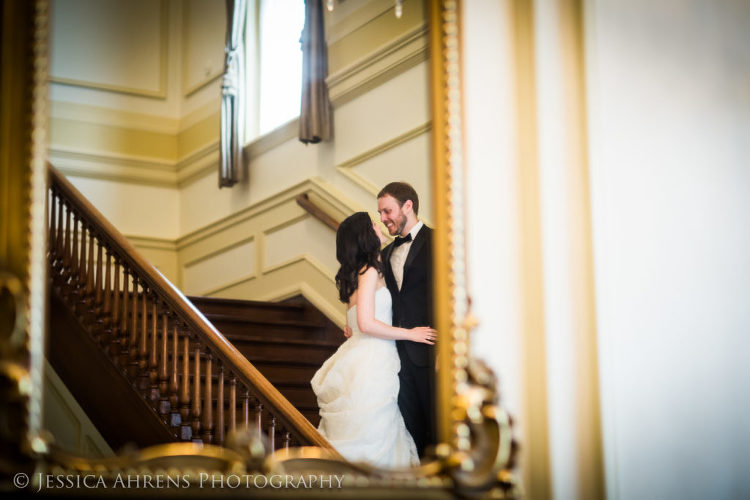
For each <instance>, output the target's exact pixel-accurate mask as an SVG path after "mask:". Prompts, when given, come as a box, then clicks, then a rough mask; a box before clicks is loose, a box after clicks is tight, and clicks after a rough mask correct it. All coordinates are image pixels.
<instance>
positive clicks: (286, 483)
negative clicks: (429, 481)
mask: <svg viewBox="0 0 750 500" xmlns="http://www.w3.org/2000/svg"><path fill="white" fill-rule="evenodd" d="M32 478H33V483H32V482H31V480H32ZM343 482H344V476H343V475H336V474H308V475H289V474H268V475H264V474H210V473H208V472H200V473H197V474H167V473H164V474H127V473H118V474H110V475H103V474H89V473H87V474H44V473H41V472H40V473H38V474H35V475H34V476H33V477H29V475H27V474H25V473H18V474H16V475H15V476H14V478H13V484H14V485H15V486H16V487H17V488H19V489H24V488H27V487H29V488H30V489H33V490H34V491H36V492H40V491H43V490H53V489H110V488H111V489H170V488H171V489H180V488H182V489H188V488H211V489H240V488H246V489H249V488H277V489H280V488H293V489H294V488H306V489H312V488H316V489H324V488H325V489H330V488H336V489H338V488H341V486H342V484H343Z"/></svg>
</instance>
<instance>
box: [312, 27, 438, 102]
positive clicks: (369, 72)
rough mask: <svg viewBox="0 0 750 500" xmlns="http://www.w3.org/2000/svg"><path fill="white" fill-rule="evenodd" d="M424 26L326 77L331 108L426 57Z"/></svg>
mask: <svg viewBox="0 0 750 500" xmlns="http://www.w3.org/2000/svg"><path fill="white" fill-rule="evenodd" d="M428 56H429V51H428V45H427V25H426V24H422V25H420V26H418V27H417V28H415V29H413V30H411V31H409V32H407V33H405V34H404V35H402V36H400V37H398V38H396V39H395V40H393V41H392V42H391V43H388V44H386V45H384V46H383V47H381V48H380V49H378V50H376V51H374V52H372V53H371V54H368V55H367V56H365V57H362V58H361V59H359V60H357V61H355V62H353V63H352V64H350V65H348V66H346V67H344V68H342V69H340V70H339V71H337V72H336V73H334V74H332V75H329V76H328V78H326V84H328V91H329V93H330V97H331V102H332V104H333V106H334V107H336V106H339V105H341V104H344V103H346V102H349V101H350V100H352V99H354V98H355V97H358V96H360V95H362V94H364V93H365V92H367V91H369V90H372V89H373V88H375V87H377V86H378V85H381V84H382V83H384V82H386V81H387V80H390V79H391V78H393V77H395V76H396V75H398V74H400V73H403V72H404V71H406V70H408V69H411V68H413V67H414V66H416V65H417V64H419V63H421V62H424V61H426V60H427V58H428Z"/></svg>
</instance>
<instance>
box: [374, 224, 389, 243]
mask: <svg viewBox="0 0 750 500" xmlns="http://www.w3.org/2000/svg"><path fill="white" fill-rule="evenodd" d="M372 230H373V231H375V234H376V235H377V237H378V239H379V240H380V244H381V245H382V244H383V243H385V242H386V238H385V236H383V232H382V231H381V230H380V226H379V225H378V223H377V222H375V221H372Z"/></svg>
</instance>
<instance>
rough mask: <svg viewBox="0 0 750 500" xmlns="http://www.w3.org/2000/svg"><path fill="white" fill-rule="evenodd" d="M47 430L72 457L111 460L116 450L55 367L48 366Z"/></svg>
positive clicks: (45, 378) (46, 365)
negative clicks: (105, 458) (103, 435)
mask: <svg viewBox="0 0 750 500" xmlns="http://www.w3.org/2000/svg"><path fill="white" fill-rule="evenodd" d="M43 424H44V428H45V429H46V430H48V431H49V432H50V433H52V436H53V437H54V439H55V443H56V444H57V445H58V446H60V447H61V449H63V450H65V451H66V452H69V453H76V454H78V455H80V456H87V457H109V456H112V455H114V453H113V452H112V449H111V448H110V447H109V445H108V444H107V442H106V441H105V440H104V438H102V435H101V434H100V433H99V431H98V430H97V429H96V427H94V424H93V423H92V422H91V420H90V419H89V418H88V416H86V413H85V412H84V411H83V409H82V408H81V406H80V405H79V404H78V402H77V401H76V400H75V398H74V397H73V395H72V394H71V393H70V391H69V390H68V388H67V387H65V384H64V383H63V381H62V380H60V377H59V376H58V375H57V373H56V372H55V370H54V369H53V368H52V366H51V365H50V364H49V362H47V361H46V360H45V365H44V423H43Z"/></svg>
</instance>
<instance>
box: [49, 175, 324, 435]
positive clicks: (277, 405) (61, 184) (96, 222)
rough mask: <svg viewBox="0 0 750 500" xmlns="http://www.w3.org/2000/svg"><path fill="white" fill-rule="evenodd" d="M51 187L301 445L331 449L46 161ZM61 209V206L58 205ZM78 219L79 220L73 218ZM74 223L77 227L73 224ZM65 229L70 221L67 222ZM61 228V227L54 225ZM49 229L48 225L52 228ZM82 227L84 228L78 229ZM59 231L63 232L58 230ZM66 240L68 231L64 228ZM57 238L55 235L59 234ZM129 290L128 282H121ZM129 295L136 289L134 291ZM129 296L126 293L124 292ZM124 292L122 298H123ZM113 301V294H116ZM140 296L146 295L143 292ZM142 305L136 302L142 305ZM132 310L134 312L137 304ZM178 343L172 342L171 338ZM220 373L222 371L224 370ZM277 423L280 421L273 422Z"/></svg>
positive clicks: (111, 252)
mask: <svg viewBox="0 0 750 500" xmlns="http://www.w3.org/2000/svg"><path fill="white" fill-rule="evenodd" d="M48 171H49V179H50V186H51V188H52V189H53V191H57V192H58V193H59V194H60V195H61V196H62V198H65V199H66V200H67V201H68V202H69V203H71V205H73V209H72V210H73V211H74V212H76V213H78V215H80V217H81V219H82V220H85V221H86V225H87V226H88V227H89V228H90V230H92V229H93V232H94V233H95V235H96V237H97V238H99V239H101V240H102V241H103V242H104V245H105V246H106V248H108V249H109V253H108V255H109V254H114V255H116V256H117V258H118V259H120V261H122V262H123V263H125V264H127V266H126V267H129V268H131V269H132V270H133V271H134V272H135V273H136V274H137V276H138V281H139V283H140V284H141V286H144V285H145V288H148V289H149V291H150V293H151V294H154V295H156V296H158V298H159V299H160V300H161V301H163V302H164V303H165V304H167V306H168V307H169V309H170V311H171V312H172V313H174V314H176V315H177V316H178V317H179V319H180V320H181V321H182V322H183V324H184V325H186V326H187V328H188V329H189V330H190V331H191V332H194V333H195V334H196V335H197V336H198V338H199V339H200V340H201V341H203V342H205V344H206V346H207V347H209V348H210V349H211V354H213V355H214V356H215V357H216V358H218V359H219V360H220V362H222V363H223V366H226V367H228V368H229V370H230V371H231V372H232V373H233V374H234V375H235V376H236V378H237V380H238V382H241V383H243V384H244V385H245V386H246V387H248V388H252V389H253V390H254V394H253V396H254V397H256V398H257V399H258V400H259V401H260V403H261V404H262V405H263V407H265V408H266V409H269V410H270V409H273V410H274V411H273V417H275V418H276V419H277V422H280V423H282V424H283V425H284V426H285V427H286V428H287V430H289V431H291V432H293V433H296V434H298V437H299V438H300V441H301V442H302V443H303V444H311V445H314V446H320V447H324V448H328V449H332V447H331V445H330V443H328V441H327V440H326V439H325V438H323V436H321V435H320V433H318V431H317V430H316V429H315V427H314V426H313V425H312V424H311V423H310V422H309V421H308V420H307V419H306V418H305V417H304V416H303V415H302V414H301V413H300V412H299V411H298V410H297V409H296V408H295V407H294V406H293V405H292V404H291V403H290V402H289V401H288V400H287V399H286V398H285V397H284V396H283V395H282V394H281V393H280V392H279V391H278V390H277V389H276V388H275V387H274V386H273V385H272V384H271V383H270V382H269V381H268V379H266V378H265V377H264V376H263V375H262V374H261V373H260V372H259V371H258V369H257V368H255V367H254V366H253V365H252V364H251V363H250V362H249V361H248V360H247V358H245V356H243V355H242V354H241V353H240V352H239V351H238V350H237V349H236V348H235V347H234V346H233V345H232V344H231V343H230V342H229V341H228V340H227V339H226V338H225V337H224V336H223V335H222V334H221V333H220V332H219V331H217V330H216V328H215V327H214V326H213V325H212V324H211V323H210V322H209V321H208V320H207V319H206V318H205V317H204V316H203V314H202V313H201V312H200V311H199V310H198V309H196V308H195V306H194V305H193V304H192V303H191V302H190V301H189V300H188V299H187V298H186V297H185V296H184V295H183V294H182V292H181V291H180V290H178V289H177V288H176V287H175V286H174V285H173V284H172V283H171V282H170V281H168V280H167V279H166V278H165V277H164V276H163V275H162V274H161V273H160V272H159V271H158V270H157V269H156V268H154V267H153V266H152V265H151V264H150V263H149V262H148V261H146V259H145V258H144V257H142V256H141V254H140V252H138V250H136V249H135V247H134V246H133V245H132V244H131V243H130V242H129V241H128V240H127V239H126V238H125V237H124V236H123V235H122V234H121V233H120V232H119V231H118V230H117V229H116V228H115V227H114V226H113V225H112V224H111V223H110V222H109V221H108V220H107V219H106V218H105V217H104V216H103V215H102V214H101V213H100V212H99V211H98V210H97V209H96V208H95V207H94V206H93V205H92V204H91V203H90V202H89V201H88V200H87V199H86V198H85V197H84V196H83V195H82V194H81V193H80V192H79V191H78V190H77V189H76V188H75V187H74V186H73V185H72V184H71V183H70V182H69V181H68V180H67V179H66V178H65V176H63V175H62V174H60V173H59V172H58V171H57V169H55V168H54V166H52V165H51V164H48ZM60 212H62V206H61V207H60ZM76 224H77V219H76ZM76 227H77V226H76ZM66 228H67V229H66V231H69V228H70V226H69V225H67V226H66ZM57 229H58V230H59V231H62V228H61V227H58V228H57ZM51 230H52V229H51ZM82 232H83V231H82ZM60 235H62V233H60ZM65 237H66V240H67V238H68V232H66V233H65ZM58 239H59V238H58ZM123 290H125V291H127V286H126V285H125V286H124V287H123ZM132 293H133V297H136V296H137V290H133V291H132ZM126 295H127V293H126ZM126 298H127V297H126V296H125V297H124V300H126ZM115 300H117V299H115ZM143 300H146V299H145V297H144V299H143ZM141 305H142V304H138V307H141ZM131 312H132V313H133V314H135V309H134V308H132V305H131ZM175 342H176V341H175ZM222 373H223V372H222ZM277 425H278V424H277Z"/></svg>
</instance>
